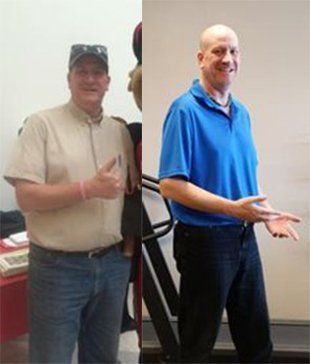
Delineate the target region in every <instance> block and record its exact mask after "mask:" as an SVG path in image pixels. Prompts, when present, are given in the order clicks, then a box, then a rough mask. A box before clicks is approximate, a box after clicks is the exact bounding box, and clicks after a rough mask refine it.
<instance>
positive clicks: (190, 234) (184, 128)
mask: <svg viewBox="0 0 310 364" xmlns="http://www.w3.org/2000/svg"><path fill="white" fill-rule="evenodd" d="M197 59H198V64H199V68H200V77H199V79H198V80H195V81H194V83H193V85H192V86H191V88H190V89H189V90H188V91H187V92H186V93H185V94H183V95H182V96H180V97H179V98H178V99H176V100H175V101H174V102H173V103H172V105H171V107H170V109H169V112H168V115H167V117H166V120H165V123H164V127H163V140H162V151H161V158H160V171H159V178H160V190H161V193H162V194H163V196H165V197H166V198H168V199H170V200H172V202H171V206H172V210H173V215H174V217H175V219H176V220H177V224H176V227H175V231H174V257H175V259H176V263H177V268H178V270H179V272H180V274H181V281H180V307H179V315H178V330H179V336H180V348H181V350H180V361H181V362H185V363H207V362H209V360H210V352H211V350H212V348H213V346H214V343H215V341H216V337H217V334H218V331H219V327H220V324H221V319H222V314H223V311H224V309H225V308H226V310H227V315H228V322H229V327H230V331H231V335H232V339H233V342H234V344H235V346H236V349H237V352H238V356H239V361H240V362H241V363H270V362H271V356H272V342H271V338H270V328H269V317H268V309H267V302H266V297H265V288H264V278H263V272H262V266H261V261H260V256H259V251H258V247H257V243H256V237H255V233H254V226H253V225H254V224H255V223H260V222H262V223H264V224H265V226H266V228H267V230H268V231H269V232H270V233H271V234H272V235H273V236H274V237H279V238H287V237H290V238H293V239H294V240H298V234H297V232H296V231H295V230H294V228H293V227H292V225H291V223H292V222H299V221H300V219H299V218H298V217H297V216H294V215H292V214H290V213H286V212H279V211H275V210H274V209H273V208H272V207H271V206H270V204H269V202H268V200H267V198H266V197H265V196H262V195H261V193H260V191H259V187H258V182H257V174H256V173H257V172H256V170H257V163H258V162H257V160H258V159H257V155H256V150H255V146H254V142H253V138H252V133H251V122H250V116H249V113H248V111H247V109H246V108H245V107H244V106H243V105H242V104H241V103H240V102H239V101H238V100H237V99H236V98H235V97H233V96H232V94H231V85H232V83H233V81H234V79H235V77H236V75H237V73H238V71H239V66H240V47H239V41H238V37H237V35H236V33H235V32H234V31H233V30H232V29H231V28H229V27H227V26H225V25H214V26H212V27H210V28H207V29H206V30H204V31H203V32H202V34H201V37H200V44H199V51H198V54H197Z"/></svg>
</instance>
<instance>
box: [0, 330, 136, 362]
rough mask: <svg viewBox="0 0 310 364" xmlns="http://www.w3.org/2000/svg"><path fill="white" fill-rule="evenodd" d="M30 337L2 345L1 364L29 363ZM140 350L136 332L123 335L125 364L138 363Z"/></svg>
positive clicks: (122, 351)
mask: <svg viewBox="0 0 310 364" xmlns="http://www.w3.org/2000/svg"><path fill="white" fill-rule="evenodd" d="M27 351H28V335H24V336H21V337H19V338H18V339H16V340H12V341H8V342H6V343H4V344H1V349H0V363H1V364H19V363H23V364H26V363H27ZM138 358H139V348H138V337H137V334H136V332H134V331H130V332H128V333H125V334H122V335H121V338H120V352H119V359H120V361H121V363H123V364H134V363H138ZM76 363H77V353H76V352H75V353H74V355H73V361H72V364H76Z"/></svg>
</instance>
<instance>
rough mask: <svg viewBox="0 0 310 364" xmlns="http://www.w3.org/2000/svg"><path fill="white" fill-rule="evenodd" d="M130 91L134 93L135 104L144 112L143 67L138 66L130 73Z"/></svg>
mask: <svg viewBox="0 0 310 364" xmlns="http://www.w3.org/2000/svg"><path fill="white" fill-rule="evenodd" d="M128 91H129V92H132V93H133V96H134V99H135V102H136V104H137V106H138V108H139V109H140V110H142V66H141V65H137V66H136V67H135V68H134V69H133V70H131V71H130V72H129V83H128Z"/></svg>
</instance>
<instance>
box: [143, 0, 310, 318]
mask: <svg viewBox="0 0 310 364" xmlns="http://www.w3.org/2000/svg"><path fill="white" fill-rule="evenodd" d="M216 23H224V24H227V25H229V26H231V27H232V28H233V29H235V31H236V32H237V33H238V34H239V37H240V42H241V47H242V58H243V59H242V67H241V72H240V75H239V77H238V79H237V80H236V81H235V86H234V94H235V96H237V97H238V98H239V99H240V100H241V101H243V102H244V103H245V104H246V105H247V106H248V108H249V109H250V112H251V115H252V123H253V131H254V136H255V140H256V144H257V149H258V152H259V159H260V165H259V176H260V184H261V186H262V189H263V191H264V192H265V194H267V196H269V198H270V201H271V202H272V204H273V205H274V206H275V207H276V208H278V209H284V210H289V211H292V212H294V213H296V214H298V215H300V216H301V217H302V218H303V223H302V224H301V225H300V226H299V227H298V231H299V233H300V236H301V239H300V242H298V243H294V242H292V241H290V240H275V239H272V238H271V237H270V236H269V235H268V234H267V233H266V232H265V229H264V228H263V226H259V227H258V229H257V230H258V234H259V242H260V243H259V245H260V250H261V253H262V258H263V261H264V269H265V276H266V284H267V293H268V297H269V306H270V313H271V317H272V318H273V319H288V320H292V319H297V320H299V319H300V320H309V283H310V282H309V268H308V266H309V243H310V234H309V233H310V231H309V226H310V221H309V170H310V168H309V162H310V160H309V158H310V147H309V135H310V132H309V125H310V107H309V104H310V103H309V97H310V70H309V67H310V66H309V65H310V29H309V26H310V2H309V1H307V0H306V1H278V0H277V1H195V0H189V1H167V0H165V1H160V0H154V1H153V0H147V1H144V2H143V73H144V74H143V171H144V173H147V174H151V175H157V169H158V155H159V149H160V139H161V127H162V123H163V119H164V116H165V114H166V111H167V108H168V106H169V105H170V103H171V101H172V100H173V99H174V98H175V97H176V96H177V95H179V94H180V93H182V92H184V91H185V90H186V89H187V88H188V87H189V86H190V84H191V82H192V79H193V78H194V77H196V76H197V72H198V68H197V64H196V59H195V54H196V51H197V42H198V36H199V34H200V32H201V31H202V30H203V29H204V28H205V27H207V26H210V25H212V24H216ZM145 199H148V200H149V199H150V197H145ZM155 205H156V203H155ZM151 209H152V215H154V216H155V217H156V218H160V215H161V213H162V209H161V208H160V207H159V206H152V207H151ZM170 238H171V237H169V238H166V239H164V241H163V243H162V244H163V249H164V251H165V252H166V255H167V258H168V261H169V264H170V267H171V271H172V274H173V276H174V278H175V281H176V282H177V281H178V275H177V273H176V271H175V268H174V263H173V261H172V259H171V241H170Z"/></svg>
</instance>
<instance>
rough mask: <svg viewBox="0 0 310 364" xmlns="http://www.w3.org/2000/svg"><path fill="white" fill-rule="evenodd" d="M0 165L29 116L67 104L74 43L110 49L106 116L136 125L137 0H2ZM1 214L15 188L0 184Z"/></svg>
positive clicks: (139, 10)
mask: <svg viewBox="0 0 310 364" xmlns="http://www.w3.org/2000/svg"><path fill="white" fill-rule="evenodd" d="M0 14H1V15H0V16H1V18H0V23H1V28H0V42H1V43H0V44H1V57H0V80H1V93H0V96H1V101H0V102H1V109H0V110H1V111H0V123H1V143H0V144H1V147H0V148H1V149H0V155H1V164H0V173H1V176H2V175H3V170H4V166H5V164H6V161H7V160H8V156H9V153H10V151H11V149H12V145H13V142H14V140H15V138H16V135H17V130H18V129H19V128H20V126H21V124H22V121H23V120H24V119H25V118H26V117H27V115H29V114H31V113H33V112H35V111H37V110H41V109H44V108H48V107H52V106H55V105H57V104H62V103H64V102H66V101H67V100H68V98H69V92H68V88H67V82H66V74H67V69H68V67H67V65H68V58H69V52H70V47H71V45H72V44H74V43H87V44H98V43H99V44H104V45H106V46H107V47H108V51H109V60H110V74H111V78H112V81H111V86H110V90H109V92H108V93H107V95H106V97H105V101H104V108H105V111H106V112H107V114H110V115H119V116H122V117H124V118H125V119H126V120H127V121H128V122H133V121H140V120H141V115H140V112H139V111H138V109H137V108H136V106H135V104H134V102H133V100H132V95H131V94H129V93H128V92H127V83H128V72H129V71H130V70H131V69H132V68H133V67H134V66H135V64H136V59H135V57H134V55H133V52H132V33H133V30H134V28H135V26H136V25H137V24H138V22H139V21H141V19H142V5H141V1H140V0H0ZM0 187H1V202H0V209H1V210H9V209H12V208H15V207H16V204H15V198H14V195H13V189H12V188H11V187H10V186H9V185H8V184H7V183H6V182H4V180H3V179H1V181H0Z"/></svg>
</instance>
